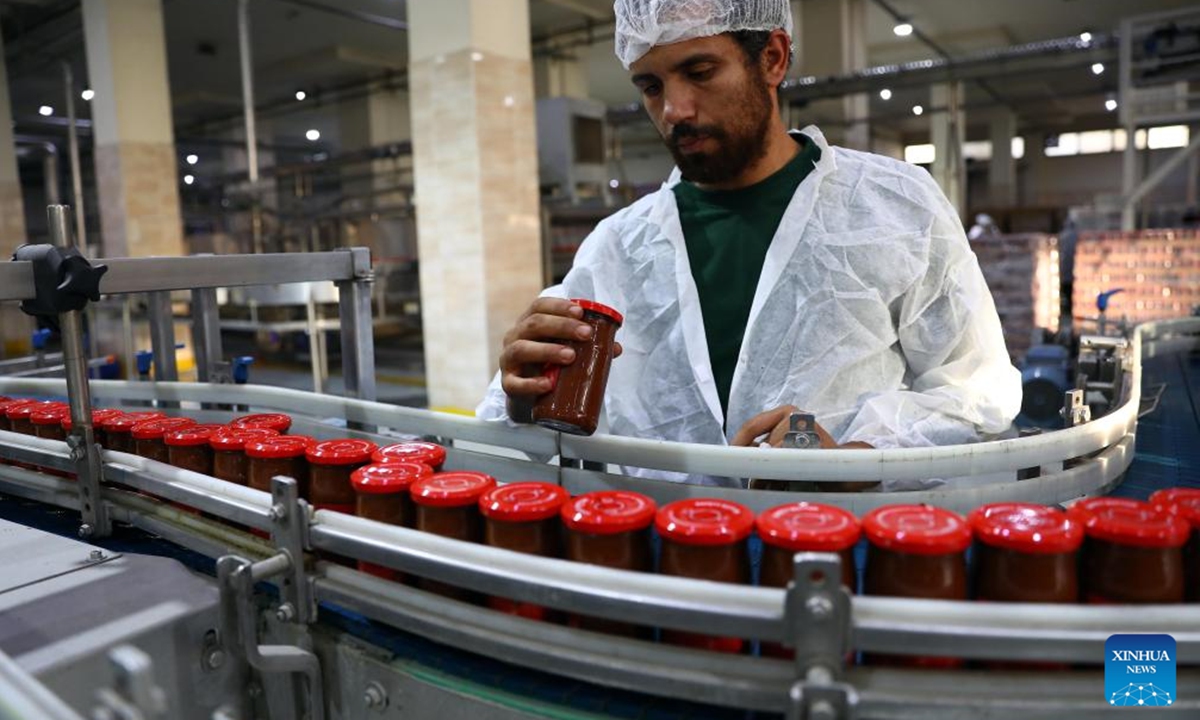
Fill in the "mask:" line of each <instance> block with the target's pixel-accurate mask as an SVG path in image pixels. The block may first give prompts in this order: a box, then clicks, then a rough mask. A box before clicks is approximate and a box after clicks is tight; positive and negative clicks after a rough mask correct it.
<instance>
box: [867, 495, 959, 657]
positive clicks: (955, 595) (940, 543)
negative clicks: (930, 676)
mask: <svg viewBox="0 0 1200 720" xmlns="http://www.w3.org/2000/svg"><path fill="white" fill-rule="evenodd" d="M862 527H863V533H864V534H865V535H866V536H867V540H868V542H869V544H868V546H867V569H866V572H865V574H864V576H863V594H864V595H891V596H896V597H910V598H927V599H933V600H966V599H967V560H966V550H967V548H968V547H969V546H970V544H971V528H970V526H969V525H967V522H966V520H964V519H963V518H962V517H961V516H959V515H958V514H957V513H953V512H950V511H949V510H944V509H942V508H938V507H934V506H932V505H888V506H885V507H881V508H876V509H875V510H872V511H871V512H869V513H867V514H866V515H865V516H864V517H863V519H862ZM866 660H867V662H868V663H870V664H875V665H900V666H908V667H929V668H956V667H961V666H962V664H963V661H962V659H961V658H947V657H913V656H888V655H872V656H870V657H868V658H867V659H866Z"/></svg>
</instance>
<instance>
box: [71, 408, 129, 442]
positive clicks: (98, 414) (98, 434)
mask: <svg viewBox="0 0 1200 720" xmlns="http://www.w3.org/2000/svg"><path fill="white" fill-rule="evenodd" d="M123 414H124V413H123V412H122V411H120V410H117V409H115V408H100V409H98V410H93V411H92V437H93V438H95V440H96V444H97V445H99V446H100V447H103V448H106V447H108V444H107V442H108V441H107V438H106V437H105V435H104V423H105V422H106V421H108V420H111V419H113V418H115V417H117V416H119V415H123ZM62 429H63V432H65V433H66V434H67V435H70V434H71V431H72V430H73V429H75V425H74V423H73V422H72V421H71V413H67V414H66V415H63V419H62Z"/></svg>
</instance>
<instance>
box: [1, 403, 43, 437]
mask: <svg viewBox="0 0 1200 720" xmlns="http://www.w3.org/2000/svg"><path fill="white" fill-rule="evenodd" d="M34 402H37V401H36V400H30V399H29V398H16V399H12V398H8V399H5V400H0V430H4V431H6V432H14V431H13V426H12V421H11V420H9V417H8V411H9V409H11V408H16V407H17V406H18V405H28V404H30V403H34Z"/></svg>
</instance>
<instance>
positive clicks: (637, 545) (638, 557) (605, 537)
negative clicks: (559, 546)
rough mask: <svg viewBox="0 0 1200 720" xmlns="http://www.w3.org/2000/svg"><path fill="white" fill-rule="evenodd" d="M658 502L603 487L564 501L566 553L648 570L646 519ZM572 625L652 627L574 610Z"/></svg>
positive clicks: (636, 633) (613, 629)
mask: <svg viewBox="0 0 1200 720" xmlns="http://www.w3.org/2000/svg"><path fill="white" fill-rule="evenodd" d="M657 511H658V507H657V506H656V505H655V504H654V501H653V500H651V499H650V498H648V497H646V496H645V495H642V494H641V493H636V492H627V491H624V490H601V491H597V492H590V493H585V494H583V495H579V496H576V497H574V498H572V499H570V500H568V501H567V502H565V503H563V507H562V513H561V516H560V517H561V519H562V523H563V527H564V528H565V529H566V533H565V539H566V543H565V546H566V556H567V558H568V559H569V560H574V561H575V562H583V563H589V564H591V565H601V566H603V567H609V568H615V569H617V570H630V571H634V572H651V571H653V570H654V562H653V558H652V557H651V551H650V525H651V524H652V523H653V522H654V516H655V513H656V512H657ZM568 624H569V625H571V626H572V627H578V628H582V629H584V630H591V631H593V632H603V633H608V634H610V635H623V636H625V637H636V638H642V639H645V638H648V637H649V636H650V635H651V632H650V628H647V627H644V626H638V625H633V624H630V623H623V622H620V621H617V620H607V619H604V618H596V617H590V616H586V615H574V614H572V615H571V616H570V618H569V619H568Z"/></svg>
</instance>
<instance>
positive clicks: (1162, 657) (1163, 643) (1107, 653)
mask: <svg viewBox="0 0 1200 720" xmlns="http://www.w3.org/2000/svg"><path fill="white" fill-rule="evenodd" d="M1104 699H1105V700H1107V701H1108V704H1109V705H1115V706H1117V707H1166V706H1168V705H1173V704H1175V638H1173V637H1171V636H1170V635H1112V636H1111V637H1109V638H1108V640H1107V641H1105V643H1104Z"/></svg>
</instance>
